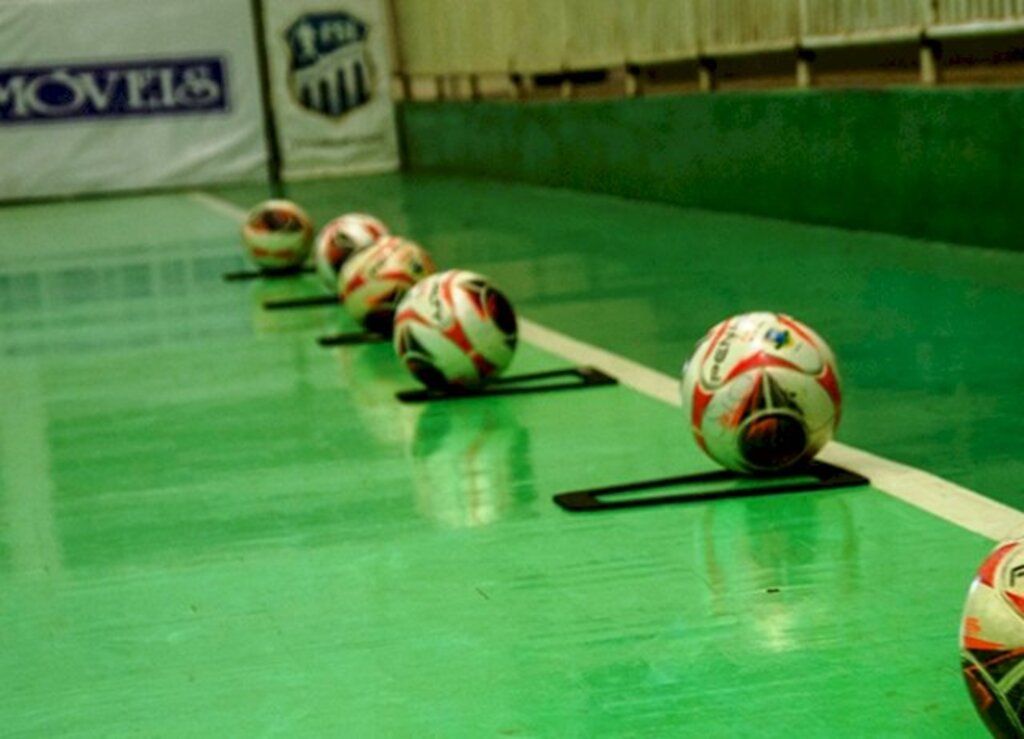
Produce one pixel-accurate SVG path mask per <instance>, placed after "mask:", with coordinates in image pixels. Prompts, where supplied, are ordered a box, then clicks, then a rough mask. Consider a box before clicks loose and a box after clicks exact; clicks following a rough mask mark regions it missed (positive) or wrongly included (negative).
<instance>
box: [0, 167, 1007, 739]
mask: <svg viewBox="0 0 1024 739" xmlns="http://www.w3.org/2000/svg"><path fill="white" fill-rule="evenodd" d="M289 194H290V195H291V196H292V197H294V198H295V199H296V200H298V201H300V202H301V203H303V204H304V205H305V206H306V207H307V208H308V209H309V210H310V212H311V213H312V215H313V216H314V217H315V219H316V220H317V221H318V222H323V221H325V220H326V219H327V218H329V217H332V216H334V215H336V214H338V213H340V212H344V211H350V210H364V211H369V212H373V213H376V214H378V215H380V216H381V217H382V218H384V219H385V220H386V221H388V222H389V223H390V224H391V226H392V228H393V230H394V231H396V232H399V233H403V234H406V235H408V236H410V237H412V238H415V239H417V240H419V241H420V242H421V243H423V244H424V245H425V246H427V247H428V248H429V249H430V250H431V251H432V253H433V254H434V256H435V257H436V258H437V261H438V262H439V263H440V264H441V266H442V267H456V266H458V267H467V268H473V269H477V270H479V271H482V272H484V273H485V274H488V275H490V276H491V277H493V278H495V279H496V280H497V281H499V283H500V284H501V285H502V287H503V288H504V290H505V291H506V292H507V293H508V294H509V296H510V297H511V298H512V300H513V302H514V303H515V305H516V306H517V308H518V309H519V311H520V313H521V314H522V315H523V316H525V317H527V318H530V319H532V320H534V321H536V322H539V323H540V324H542V325H545V326H550V327H552V328H555V329H557V330H559V331H562V332H564V333H566V334H569V335H571V336H573V337H576V338H579V339H582V340H585V341H587V342H590V343H593V344H595V345H597V346H599V347H601V348H604V349H607V350H609V351H613V352H616V353H619V354H622V355H624V356H627V357H629V358H632V359H634V360H636V361H639V362H641V363H643V364H645V365H647V366H650V367H652V368H654V369H658V370H661V371H663V372H670V373H671V372H675V371H676V370H677V369H678V365H679V364H680V363H681V361H682V359H683V358H684V357H685V355H686V353H687V352H688V351H689V350H690V348H691V347H692V345H693V343H694V342H695V341H696V340H697V339H698V338H699V337H700V335H701V334H702V333H703V331H704V330H705V329H706V328H707V327H708V326H710V325H711V324H712V323H714V322H716V321H717V320H719V319H721V318H723V317H725V316H726V315H729V314H730V313H735V312H739V311H742V310H749V309H754V308H762V307H764V308H774V309H779V310H785V311H788V312H791V313H793V314H794V315H796V316H797V317H800V318H803V319H804V320H806V321H807V322H808V323H810V324H811V325H813V326H815V327H816V328H818V329H819V330H820V331H821V332H822V333H823V334H824V335H825V336H826V337H827V338H828V339H829V341H830V343H831V344H832V345H833V347H834V348H835V349H836V351H837V353H838V355H839V358H840V362H841V366H842V368H843V371H844V379H845V382H846V400H847V407H846V419H845V421H844V427H843V428H842V429H841V432H840V436H839V438H840V440H842V441H844V442H846V443H848V444H852V445H854V446H857V447H861V448H865V449H868V450H869V451H872V452H874V453H876V454H880V455H883V456H886V457H889V458H892V459H896V460H898V461H901V462H904V463H908V464H912V465H914V466H917V467H920V468H923V469H926V470H929V471H931V472H934V473H937V474H940V475H943V476H944V477H947V478H948V479H951V480H953V481H955V482H958V483H960V484H962V485H965V486H967V487H970V488H972V489H975V490H978V491H979V492H982V493H983V494H986V495H989V496H991V497H993V498H996V499H998V500H1001V501H1003V502H1004V503H1007V504H1009V505H1011V506H1014V507H1017V508H1021V504H1020V494H1021V486H1020V483H1019V480H1020V479H1021V477H1022V475H1021V473H1022V472H1024V467H1022V462H1021V458H1020V456H1019V451H1018V449H1019V431H1018V428H1017V425H1016V424H1017V421H1018V419H1019V418H1020V416H1021V414H1022V411H1024V405H1022V403H1024V400H1022V395H1021V393H1020V392H1019V381H1020V379H1021V377H1022V376H1024V358H1022V357H1024V353H1022V352H1021V350H1020V348H1019V347H1018V346H1017V345H1016V344H1015V343H1014V337H1016V338H1017V339H1019V337H1020V336H1021V328H1022V321H1024V294H1022V293H1024V266H1022V265H1024V261H1022V260H1021V258H1020V256H1014V255H1010V254H1001V253H997V252H990V251H980V250H978V251H975V250H965V249H954V248H951V247H946V246H943V245H936V244H922V243H916V242H911V241H906V240H901V239H896V238H892V237H886V236H879V235H870V234H861V233H852V232H843V231H836V230H830V229H821V228H808V227H804V226H798V225H793V224H785V223H778V222H771V221H763V220H757V219H750V218H739V217H734V216H725V215H717V214H709V213H701V212H689V211H683V210H678V209H674V208H668V207H664V206H658V205H650V204H644V203H631V202H627V201H623V200H615V199H610V198H602V197H593V196H587V195H581V194H573V193H567V192H555V191H548V190H543V189H537V188H524V187H516V186H509V185H502V184H496V183H489V182H474V181H469V180H459V179H448V178H442V177H426V176H417V177H410V176H383V177H373V178H363V179H349V180H341V181H336V182H321V183H311V184H306V185H302V186H296V187H294V188H293V189H292V190H291V192H290V193H289ZM265 195H266V193H265V192H264V191H262V190H259V189H255V188H252V189H247V188H238V189H233V190H225V191H222V192H219V193H217V194H216V195H215V198H216V199H210V198H208V197H206V196H204V197H198V198H197V197H194V196H190V195H178V194H171V195H160V196H150V197H140V198H132V199H101V200H93V201H82V202H74V203H64V204H46V205H35V206H23V207H9V208H5V209H3V210H0V243H2V244H3V247H2V249H0V376H2V377H3V381H4V392H3V395H2V399H3V400H2V404H0V472H2V474H0V506H2V507H0V512H2V513H0V585H2V590H0V592H2V593H3V596H2V598H0V627H2V630H0V633H2V635H3V637H2V647H3V648H2V651H0V670H2V672H0V675H2V676H3V678H4V682H5V690H4V691H3V693H2V695H0V722H2V725H3V726H4V735H5V736H12V737H15V736H17V737H21V736H24V737H55V736H88V737H93V736H95V737H107V736H154V737H155V736H167V737H183V736H188V737H224V736H246V737H250V736H282V737H324V736H346V737H378V736H379V737H424V736H437V737H484V736H531V737H560V738H561V737H599V736H607V737H625V736H630V737H634V736H635V737H641V736H642V737H648V736H650V737H655V736H656V737H666V736H693V737H736V736H758V737H793V736H800V737H863V736H872V735H873V736H884V737H957V738H960V737H982V736H985V732H984V730H983V728H982V726H981V724H980V722H979V721H978V720H977V719H976V717H975V714H974V711H973V708H972V706H971V704H970V701H969V699H968V697H967V693H966V690H965V689H964V687H963V685H962V681H961V678H960V674H959V665H958V657H957V653H956V635H957V628H958V619H959V615H960V609H961V606H962V603H963V598H964V595H965V593H966V588H967V585H968V583H969V582H970V579H971V577H972V574H973V571H974V569H975V567H976V566H977V564H978V563H979V562H980V559H981V558H982V557H983V556H984V554H985V552H987V551H988V550H989V549H990V548H991V546H992V542H991V541H989V540H987V539H985V538H984V537H981V536H978V535H976V534H971V533H968V532H966V531H964V530H962V529H960V528H958V527H956V526H955V525H953V524H951V523H948V522H946V521H944V520H942V519H939V518H936V517H934V516H931V515H929V514H927V513H925V512H923V511H921V510H919V509H917V508H914V507H911V506H908V505H906V504H904V503H901V502H900V501H898V500H895V499H894V498H892V497H890V496H888V495H886V494H884V493H882V492H879V491H877V490H875V489H872V488H857V489H849V490H844V491H834V492H827V493H817V494H813V495H788V496H775V497H768V498H754V499H737V500H730V501H721V502H716V503H701V504H687V505H676V506H666V507H657V508H647V509H635V510H630V511H621V512H614V513H612V512H609V513H605V514H576V515H573V514H569V513H566V512H563V511H562V510H560V509H558V508H557V507H556V506H555V505H553V503H552V501H551V496H552V495H553V494H555V493H558V492H561V491H564V490H571V489H576V488H581V487H589V486H598V485H604V484H611V483H617V482H625V481H629V480H638V479H647V478H654V477H660V476H666V475H674V474H680V473H685V472H696V471H702V470H707V469H711V467H712V465H711V464H710V463H709V462H708V461H707V460H705V459H704V458H703V457H702V456H701V454H700V452H699V451H698V450H697V449H696V448H695V446H694V445H693V443H692V441H691V440H690V439H689V438H688V436H687V432H686V429H685V426H684V424H683V423H682V421H681V419H680V417H679V412H678V410H677V409H675V408H673V407H671V406H669V405H666V404H663V403H660V402H658V401H656V400H653V399H651V398H649V397H646V396H643V395H641V394H639V393H637V392H635V391H633V390H630V389H628V388H626V387H622V386H618V387H610V388H595V389H589V390H584V391H579V392H566V393H551V394H544V395H524V396H516V397H506V398H492V399H484V400H473V401H459V402H451V403H434V404H426V405H407V404H402V403H399V402H398V401H397V400H396V399H395V392H396V391H398V390H401V389H406V388H411V387H414V386H415V383H414V381H413V380H412V379H411V377H410V376H408V375H407V374H406V372H405V371H404V370H403V369H402V368H401V367H400V366H399V365H398V363H397V360H396V359H395V357H394V355H393V352H392V350H391V348H390V347H389V346H388V345H367V346H356V347H341V348H333V349H325V348H323V347H320V346H318V345H317V343H316V341H315V340H316V338H317V337H319V336H322V335H325V334H330V333H334V332H337V331H345V330H351V329H352V328H353V325H352V324H351V323H350V322H349V321H348V319H347V317H346V316H345V314H344V312H343V310H342V309H341V308H338V307H321V308H314V309H305V310H294V311H273V312H272V311H266V310H264V309H263V308H262V301H264V300H267V299H270V298H275V297H295V296H300V295H314V294H318V293H319V292H320V290H321V288H320V286H319V285H318V284H317V283H316V281H315V279H314V278H313V277H299V278H294V279H289V280H275V281H250V282H225V281H224V280H223V279H222V275H223V274H224V273H226V272H228V271H231V270H235V269H238V268H239V267H242V266H244V263H243V261H242V259H241V250H240V247H239V245H238V242H237V223H236V219H237V210H238V207H239V206H242V207H244V206H248V205H250V204H252V203H253V202H254V201H255V200H258V199H261V198H262V197H264V196H265ZM230 203H233V204H234V206H232V205H231V204H230ZM565 366H566V360H565V359H564V358H561V357H558V356H555V355H552V354H548V353H545V352H544V351H541V350H540V349H538V348H536V347H532V346H529V345H523V346H521V347H520V349H519V351H518V353H517V356H516V359H515V362H514V364H513V367H512V368H511V370H510V372H512V373H518V372H530V371H533V370H544V369H557V368H561V367H565ZM1014 378H1016V379H1015V380H1014Z"/></svg>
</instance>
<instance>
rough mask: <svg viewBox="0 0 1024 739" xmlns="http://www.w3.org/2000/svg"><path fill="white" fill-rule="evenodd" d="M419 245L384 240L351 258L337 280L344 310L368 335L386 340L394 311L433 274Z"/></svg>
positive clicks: (394, 237) (402, 240) (403, 240)
mask: <svg viewBox="0 0 1024 739" xmlns="http://www.w3.org/2000/svg"><path fill="white" fill-rule="evenodd" d="M436 271H437V270H436V268H435V267H434V262H433V261H432V260H431V258H430V255H429V254H427V252H426V250H425V249H423V247H421V246H420V245H419V244H417V243H415V242H413V241H409V240H408V239H403V238H401V237H398V236H385V237H384V238H382V239H380V240H379V241H378V242H377V243H376V244H374V245H373V246H371V247H368V248H366V249H361V250H360V251H357V252H356V253H355V254H353V255H352V256H351V257H349V259H348V260H347V261H346V262H345V264H344V265H343V266H342V268H341V275H340V277H339V279H338V287H339V289H340V297H341V300H342V302H343V303H344V304H345V309H346V310H347V311H348V313H349V315H351V316H352V317H353V318H354V319H356V320H357V321H358V322H359V323H361V324H362V325H363V327H364V328H366V329H367V330H368V331H373V332H375V333H379V334H383V335H384V336H390V335H391V333H392V330H393V328H394V327H393V322H394V318H395V308H396V307H397V306H398V303H399V301H401V299H402V298H403V297H405V294H406V292H408V291H409V288H411V287H412V286H413V285H415V284H416V283H417V282H419V281H420V280H422V279H423V278H424V277H426V276H427V275H432V274H433V273H434V272H436Z"/></svg>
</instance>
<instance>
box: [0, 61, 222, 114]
mask: <svg viewBox="0 0 1024 739" xmlns="http://www.w3.org/2000/svg"><path fill="white" fill-rule="evenodd" d="M227 93H228V87H227V71H226V65H225V62H224V60H223V59H221V58H219V57H189V58H182V59H145V60H138V61H120V62H91V63H83V64H59V65H58V64H49V65H41V66H34V67H17V68H7V69H4V68H0V121H4V122H5V123H37V122H44V121H66V120H73V119H79V118H87V119H96V118H124V117H129V116H159V115H173V114H182V113H222V112H225V111H227V110H228V96H227Z"/></svg>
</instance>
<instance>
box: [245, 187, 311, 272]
mask: <svg viewBox="0 0 1024 739" xmlns="http://www.w3.org/2000/svg"><path fill="white" fill-rule="evenodd" d="M312 241H313V222H312V221H311V220H310V218H309V216H308V215H306V212H305V211H304V210H302V208H300V207H299V206H298V205H296V204H295V203H293V202H291V201H290V200H266V201H264V202H262V203H260V204H259V205H257V206H256V207H255V208H253V209H252V210H250V211H249V214H248V215H247V216H246V219H245V223H244V224H243V225H242V243H243V245H244V246H245V250H246V253H247V254H248V255H249V258H250V259H251V260H252V261H253V263H254V264H256V266H258V267H259V268H260V269H263V270H267V271H275V270H277V271H280V270H288V269H294V268H296V267H299V266H300V265H301V264H302V263H303V262H304V261H306V257H308V256H309V250H310V246H311V244H312Z"/></svg>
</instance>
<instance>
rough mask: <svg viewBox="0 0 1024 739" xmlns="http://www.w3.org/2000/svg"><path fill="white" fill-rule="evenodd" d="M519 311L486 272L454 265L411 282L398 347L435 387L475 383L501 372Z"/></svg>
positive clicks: (398, 318)
mask: <svg viewBox="0 0 1024 739" xmlns="http://www.w3.org/2000/svg"><path fill="white" fill-rule="evenodd" d="M516 338H517V335H516V314H515V310H514V309H513V308H512V304H511V303H510V302H509V301H508V298H506V297H505V295H504V293H502V292H501V290H499V289H498V288H497V287H495V286H494V285H493V284H492V283H491V282H490V281H489V280H488V279H487V278H486V277H483V276H482V275H479V274H476V273H475V272H468V271H466V270H459V269H453V270H449V271H447V272H442V273H440V274H436V275H432V276H430V277H427V278H426V279H424V280H423V281H422V282H420V283H419V284H417V285H416V286H415V287H413V288H412V289H411V290H410V291H409V292H408V293H407V294H406V296H405V297H404V298H403V299H402V302H401V303H399V305H398V310H397V311H396V313H395V335H394V345H395V352H396V353H397V354H398V357H399V359H401V360H402V363H403V364H404V365H405V366H406V368H407V369H408V370H409V371H410V372H411V373H412V374H413V376H414V377H416V379H418V380H419V381H420V382H422V383H423V384H424V385H426V386H427V387H428V388H431V389H435V390H451V389H474V388H479V387H481V386H482V385H484V384H486V383H487V382H488V381H490V380H493V379H494V378H495V377H497V376H498V375H500V374H501V373H502V372H504V371H505V369H506V368H507V367H508V365H509V363H510V362H511V361H512V356H513V354H514V353H515V349H516Z"/></svg>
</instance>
